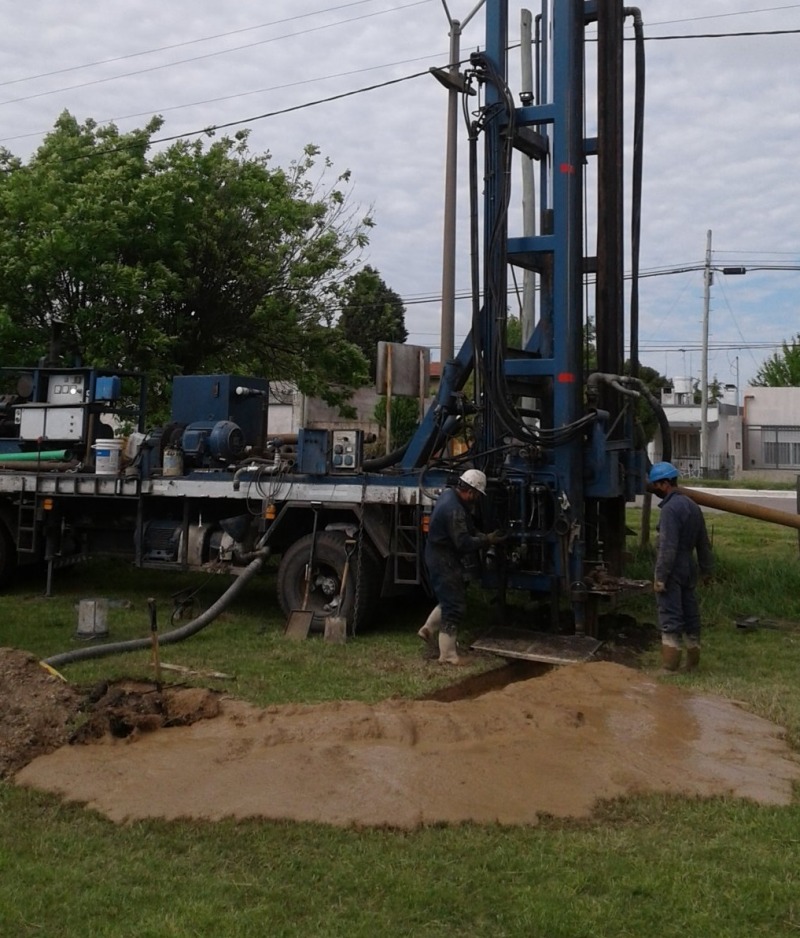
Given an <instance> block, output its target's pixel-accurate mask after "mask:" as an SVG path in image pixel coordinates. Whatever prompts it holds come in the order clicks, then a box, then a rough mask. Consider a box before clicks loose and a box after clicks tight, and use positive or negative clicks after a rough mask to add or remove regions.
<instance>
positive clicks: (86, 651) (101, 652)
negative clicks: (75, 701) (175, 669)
mask: <svg viewBox="0 0 800 938" xmlns="http://www.w3.org/2000/svg"><path fill="white" fill-rule="evenodd" d="M268 553H269V552H268V551H267V550H263V551H260V552H259V556H258V557H256V558H255V560H252V561H251V562H250V563H249V564H248V565H247V567H245V569H244V572H243V573H242V574H241V575H240V576H238V577H236V579H235V580H234V581H233V583H232V584H231V586H230V587H228V589H227V590H226V591H225V592H224V593H223V594H222V596H220V598H219V599H218V600H217V601H216V602H215V603H213V604H212V605H211V606H209V607H208V609H206V611H205V612H203V613H201V614H200V615H199V616H197V618H196V619H192V621H191V622H187V623H186V625H182V626H180V627H179V628H177V629H173V630H172V631H171V632H165V633H164V634H163V635H161V636H160V637H159V640H158V641H159V644H160V645H172V644H174V643H175V642H181V641H183V639H185V638H189V637H190V636H192V635H195V634H196V633H197V632H199V631H200V630H201V629H204V628H205V627H206V626H207V625H209V624H210V623H211V622H213V621H214V619H216V618H217V616H218V615H220V613H222V612H223V611H224V610H225V609H227V608H228V606H230V604H231V603H232V602H233V600H234V599H235V598H236V597H237V596H238V595H239V593H241V591H242V589H244V586H245V584H246V583H247V582H248V581H249V580H251V579H252V578H253V577H254V576H255V575H256V573H258V571H259V570H260V569H261V567H262V566H263V565H264V561H265V560H266V558H267V556H268ZM151 644H152V642H151V639H150V638H133V639H130V640H129V641H126V642H109V643H108V644H105V645H93V646H91V647H89V648H76V649H75V650H74V651H64V652H62V653H61V654H58V655H52V656H51V657H50V658H45V659H44V660H43V663H44V664H48V665H50V666H51V667H53V668H56V667H60V666H61V665H63V664H72V662H73V661H88V660H89V659H91V658H107V657H108V656H109V655H121V654H123V653H124V652H127V651H140V650H141V649H143V648H150V646H151Z"/></svg>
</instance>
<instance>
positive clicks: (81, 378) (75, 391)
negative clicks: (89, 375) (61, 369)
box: [47, 374, 86, 406]
mask: <svg viewBox="0 0 800 938" xmlns="http://www.w3.org/2000/svg"><path fill="white" fill-rule="evenodd" d="M85 401H86V375H85V374H65V375H50V376H49V377H48V379H47V403H48V404H59V405H61V404H72V405H73V406H75V405H76V404H83V403H84V402H85Z"/></svg>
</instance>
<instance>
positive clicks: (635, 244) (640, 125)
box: [623, 7, 645, 377]
mask: <svg viewBox="0 0 800 938" xmlns="http://www.w3.org/2000/svg"><path fill="white" fill-rule="evenodd" d="M623 13H624V15H625V16H632V17H633V25H634V32H635V36H636V91H635V98H634V111H633V113H634V121H633V127H634V129H633V167H632V190H633V191H632V194H631V301H630V318H631V322H630V330H631V339H630V343H631V374H632V375H633V376H634V377H637V376H638V374H639V251H640V245H641V216H642V166H643V161H644V143H643V141H644V80H645V64H644V26H643V22H642V14H641V11H640V10H639V8H638V7H625V8H624V9H623Z"/></svg>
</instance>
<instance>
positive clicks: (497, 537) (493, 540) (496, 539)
mask: <svg viewBox="0 0 800 938" xmlns="http://www.w3.org/2000/svg"><path fill="white" fill-rule="evenodd" d="M486 537H487V539H488V541H489V543H490V544H491V545H492V547H494V545H495V544H504V543H505V542H506V540H507V539H508V535H507V534H503V532H502V531H492V533H491V534H487V535H486Z"/></svg>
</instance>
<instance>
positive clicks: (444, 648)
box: [439, 632, 469, 668]
mask: <svg viewBox="0 0 800 938" xmlns="http://www.w3.org/2000/svg"><path fill="white" fill-rule="evenodd" d="M439 664H450V665H453V666H454V667H457V668H458V667H463V666H465V665H467V664H469V662H468V661H466V660H465V659H464V658H460V657H459V655H458V646H457V645H456V637H455V635H450V634H449V633H448V632H439Z"/></svg>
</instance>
